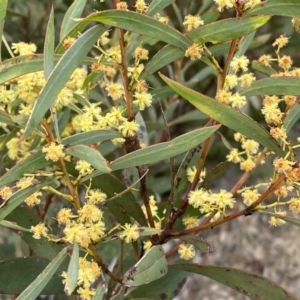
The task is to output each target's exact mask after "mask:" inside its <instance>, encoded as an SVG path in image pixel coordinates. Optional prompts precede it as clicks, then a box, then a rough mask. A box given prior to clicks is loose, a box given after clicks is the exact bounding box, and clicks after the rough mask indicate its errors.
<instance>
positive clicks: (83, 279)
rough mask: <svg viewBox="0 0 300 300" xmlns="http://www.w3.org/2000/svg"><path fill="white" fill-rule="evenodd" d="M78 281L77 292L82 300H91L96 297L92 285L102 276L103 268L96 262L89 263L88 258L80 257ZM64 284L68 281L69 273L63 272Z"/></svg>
mask: <svg viewBox="0 0 300 300" xmlns="http://www.w3.org/2000/svg"><path fill="white" fill-rule="evenodd" d="M78 265H79V266H78V267H79V268H78V279H77V286H78V287H79V288H78V290H77V292H78V294H79V296H80V299H82V300H91V299H92V298H93V297H94V295H95V290H94V289H93V288H92V284H93V283H94V282H95V281H96V279H97V278H98V277H99V276H100V275H101V273H102V270H101V267H99V266H98V265H97V263H96V262H94V261H88V260H87V259H86V258H83V257H80V258H79V264H78ZM61 276H62V277H63V283H66V281H67V273H66V272H63V273H62V275H61Z"/></svg>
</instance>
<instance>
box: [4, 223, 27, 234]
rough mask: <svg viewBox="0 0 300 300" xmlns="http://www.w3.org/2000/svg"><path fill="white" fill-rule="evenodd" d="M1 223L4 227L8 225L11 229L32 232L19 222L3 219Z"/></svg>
mask: <svg viewBox="0 0 300 300" xmlns="http://www.w3.org/2000/svg"><path fill="white" fill-rule="evenodd" d="M0 225H1V226H3V227H6V228H10V229H15V230H20V231H26V232H30V230H29V229H27V228H24V227H21V226H19V225H17V223H15V222H10V221H5V220H2V221H1V222H0Z"/></svg>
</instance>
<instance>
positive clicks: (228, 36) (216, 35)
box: [187, 16, 270, 44]
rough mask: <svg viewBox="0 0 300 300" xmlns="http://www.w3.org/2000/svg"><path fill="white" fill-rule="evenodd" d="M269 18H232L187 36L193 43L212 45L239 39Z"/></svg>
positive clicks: (201, 28)
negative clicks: (208, 43) (209, 43)
mask: <svg viewBox="0 0 300 300" xmlns="http://www.w3.org/2000/svg"><path fill="white" fill-rule="evenodd" d="M269 19H270V17H266V16H258V17H251V18H232V19H225V20H221V21H217V22H214V23H210V24H207V25H204V26H201V27H199V28H198V29H196V30H193V31H192V32H190V33H188V34H187V37H188V38H189V39H191V40H192V41H193V42H195V43H199V44H204V43H207V42H211V43H213V44H217V43H222V42H225V41H228V40H232V39H235V38H239V37H242V36H245V35H247V34H249V33H250V32H252V31H254V30H255V29H257V28H259V27H261V26H262V25H264V24H265V23H266V22H267V21H268V20H269Z"/></svg>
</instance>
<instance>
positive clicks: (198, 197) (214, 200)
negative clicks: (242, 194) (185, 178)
mask: <svg viewBox="0 0 300 300" xmlns="http://www.w3.org/2000/svg"><path fill="white" fill-rule="evenodd" d="M188 200H189V204H190V205H192V206H193V207H195V208H199V210H200V212H201V213H204V214H207V213H210V212H214V211H216V212H217V211H219V212H221V213H222V214H225V210H226V208H233V206H234V203H235V199H234V198H233V195H232V194H231V193H229V192H227V191H226V190H223V189H221V190H220V192H219V193H213V192H212V191H211V190H204V189H203V188H200V189H198V190H195V191H191V192H190V193H189V198H188Z"/></svg>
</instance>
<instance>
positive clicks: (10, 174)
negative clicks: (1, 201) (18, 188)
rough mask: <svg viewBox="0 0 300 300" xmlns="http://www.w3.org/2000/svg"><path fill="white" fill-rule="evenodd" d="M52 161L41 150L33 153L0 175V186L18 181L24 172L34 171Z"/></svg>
mask: <svg viewBox="0 0 300 300" xmlns="http://www.w3.org/2000/svg"><path fill="white" fill-rule="evenodd" d="M51 163H52V162H51V161H48V160H46V159H45V154H44V153H42V151H41V150H40V151H38V152H36V153H34V154H31V155H29V156H28V157H26V158H25V159H24V160H22V161H21V162H19V163H17V164H16V165H15V166H14V167H12V168H11V169H9V170H8V171H7V172H6V173H5V174H4V175H3V176H2V177H0V186H1V185H4V184H7V183H10V182H13V181H16V180H18V179H20V178H22V177H23V176H24V174H26V173H33V172H34V171H36V170H38V169H41V168H43V167H45V166H47V165H50V164H51Z"/></svg>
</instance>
